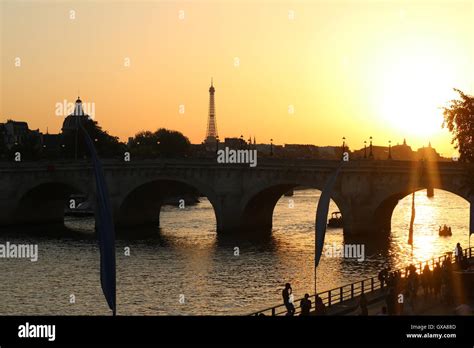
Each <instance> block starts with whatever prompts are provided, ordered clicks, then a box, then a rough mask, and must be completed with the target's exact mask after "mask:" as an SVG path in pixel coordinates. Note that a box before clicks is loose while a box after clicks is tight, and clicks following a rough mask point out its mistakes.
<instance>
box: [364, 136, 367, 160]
mask: <svg viewBox="0 0 474 348" xmlns="http://www.w3.org/2000/svg"><path fill="white" fill-rule="evenodd" d="M364 158H367V140H364Z"/></svg>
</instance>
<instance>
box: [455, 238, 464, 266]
mask: <svg viewBox="0 0 474 348" xmlns="http://www.w3.org/2000/svg"><path fill="white" fill-rule="evenodd" d="M455 253H456V262H457V263H459V264H461V263H462V258H463V254H462V247H461V244H460V243H457V244H456V250H455Z"/></svg>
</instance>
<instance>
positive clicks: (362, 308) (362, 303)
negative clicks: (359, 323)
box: [359, 294, 369, 315]
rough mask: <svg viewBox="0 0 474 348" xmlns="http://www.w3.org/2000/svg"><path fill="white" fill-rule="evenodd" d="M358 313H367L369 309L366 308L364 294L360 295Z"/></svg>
mask: <svg viewBox="0 0 474 348" xmlns="http://www.w3.org/2000/svg"><path fill="white" fill-rule="evenodd" d="M359 306H360V315H369V309H368V308H367V298H366V297H365V294H362V295H360V302H359Z"/></svg>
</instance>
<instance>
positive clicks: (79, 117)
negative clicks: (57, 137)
mask: <svg viewBox="0 0 474 348" xmlns="http://www.w3.org/2000/svg"><path fill="white" fill-rule="evenodd" d="M88 118H89V115H87V114H86V113H84V110H83V109H82V100H81V98H79V97H77V100H76V105H75V106H74V111H73V113H72V114H70V115H69V116H67V117H66V118H65V119H64V122H63V127H62V128H61V131H62V132H63V133H67V132H71V131H75V130H76V129H77V128H78V126H79V122H84V121H86V120H87V119H88Z"/></svg>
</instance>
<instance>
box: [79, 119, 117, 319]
mask: <svg viewBox="0 0 474 348" xmlns="http://www.w3.org/2000/svg"><path fill="white" fill-rule="evenodd" d="M79 124H80V128H81V129H82V131H83V133H84V140H85V143H86V146H87V148H88V149H89V152H90V154H91V157H92V165H93V169H94V176H95V183H96V191H97V204H96V209H95V218H96V226H97V235H98V239H99V249H100V282H101V285H102V291H103V292H104V296H105V299H106V300H107V304H108V305H109V308H110V309H111V310H112V311H113V315H115V313H116V281H115V231H114V223H113V219H112V212H111V209H110V202H109V192H108V189H107V184H106V182H105V176H104V171H103V169H102V164H101V162H100V160H99V157H98V156H97V152H96V150H95V147H94V143H93V142H92V139H91V138H90V136H89V134H88V133H87V131H86V129H85V128H84V126H83V125H82V124H81V123H80V122H79Z"/></svg>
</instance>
